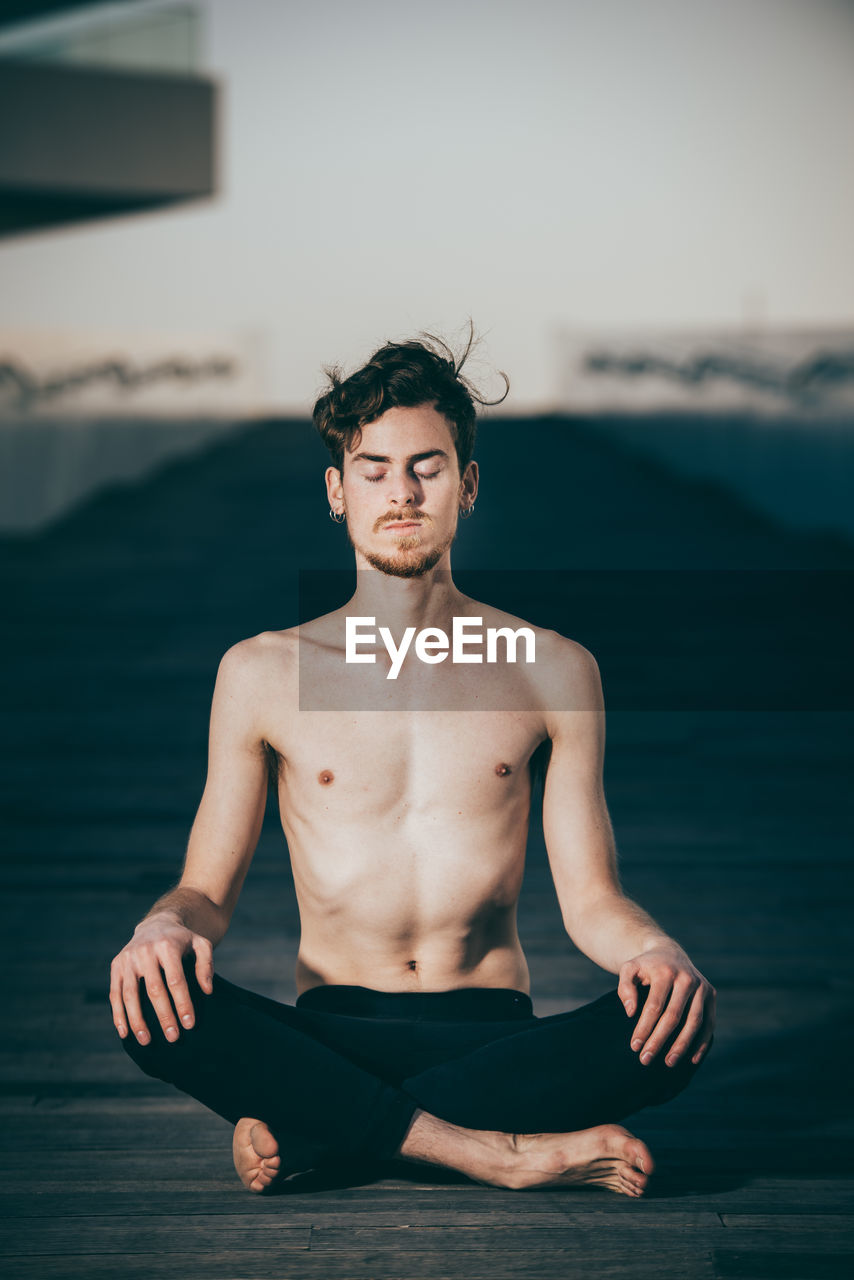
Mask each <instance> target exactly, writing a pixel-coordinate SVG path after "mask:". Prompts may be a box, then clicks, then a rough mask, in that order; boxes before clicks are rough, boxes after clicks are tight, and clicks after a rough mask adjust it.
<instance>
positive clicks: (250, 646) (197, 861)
mask: <svg viewBox="0 0 854 1280" xmlns="http://www.w3.org/2000/svg"><path fill="white" fill-rule="evenodd" d="M258 669H259V663H258V660H257V653H256V647H255V644H254V642H253V641H251V640H244V641H242V642H241V643H240V644H236V645H234V646H233V647H232V648H231V649H229V650H228V651H227V652H226V654H225V655H224V656H223V658H222V661H221V662H220V665H219V670H218V672H217V679H216V687H215V689H214V695H213V703H212V706H211V720H210V737H209V747H208V773H207V780H206V783H205V789H204V793H203V795H202V799H201V803H200V804H199V809H198V812H197V814H196V818H195V821H194V823H193V828H192V831H191V833H190V840H189V843H188V845H187V852H186V856H185V858H184V868H183V871H182V873H181V879H180V881H179V883H178V885H177V886H176V887H175V888H174V889H171V890H170V891H169V892H168V893H166V894H164V895H163V897H162V898H160V899H158V901H157V902H156V903H155V904H154V906H153V907H152V908H151V910H150V911H149V912H148V914H147V915H146V916H145V917H144V918H143V919H142V920H141V921H140V923H139V924H138V925H137V927H136V929H135V931H134V935H133V937H132V938H131V940H130V942H128V944H127V946H125V947H124V948H123V949H122V951H120V952H119V954H118V955H117V956H116V957H115V959H114V960H113V962H112V966H111V980H110V1004H111V1006H112V1011H113V1023H114V1025H115V1027H116V1030H117V1031H118V1033H119V1035H120V1036H121V1037H122V1038H124V1037H125V1036H126V1035H127V1034H128V1027H130V1029H131V1030H132V1031H133V1033H134V1035H136V1037H137V1039H138V1040H139V1041H140V1043H141V1044H147V1043H148V1041H149V1039H150V1035H149V1029H148V1027H146V1025H145V1022H144V1020H143V1017H142V1010H141V1006H140V1000H139V980H140V979H142V980H143V982H144V983H145V987H146V990H147V992H148V996H149V999H150V1000H151V1003H152V1005H153V1006H154V1009H155V1011H156V1013H157V1017H158V1020H159V1022H160V1024H161V1026H162V1027H163V1031H164V1034H165V1035H166V1037H167V1039H169V1040H177V1038H178V1035H179V1031H178V1025H179V1019H180V1023H181V1024H183V1025H184V1026H185V1027H188V1028H189V1027H191V1026H192V1025H193V1023H194V1021H195V1017H194V1013H193V1005H192V1001H191V1000H190V993H189V989H188V987H187V982H186V978H185V976H184V969H183V960H182V957H183V956H184V955H185V954H187V953H189V952H194V953H195V957H196V977H197V978H198V981H199V985H200V986H201V988H202V990H203V991H206V992H208V993H210V992H211V991H212V990H213V949H214V947H215V946H216V945H217V943H219V942H220V941H221V939H222V938H223V937H224V935H225V933H226V930H227V929H228V926H229V923H230V921H231V916H232V913H233V911H234V908H235V905H236V903H237V899H238V897H239V896H240V890H241V888H242V887H243V881H244V879H245V878H246V873H247V871H248V870H249V864H250V862H251V861H252V856H253V854H254V852H255V846H256V845H257V843H258V837H259V835H260V833H261V826H262V823H263V821H264V808H265V804H266V797H267V770H266V762H265V757H264V743H263V739H262V738H261V736H260V731H259V725H260V724H261V709H262V698H261V696H260V680H259V677H258ZM170 997H171V999H170ZM173 1002H174V1006H175V1009H174V1011H173V1007H172V1006H173ZM176 1013H177V1017H176Z"/></svg>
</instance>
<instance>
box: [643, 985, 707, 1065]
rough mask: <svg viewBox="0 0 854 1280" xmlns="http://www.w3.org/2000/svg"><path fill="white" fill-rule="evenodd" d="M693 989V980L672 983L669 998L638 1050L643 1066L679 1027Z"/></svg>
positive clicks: (650, 1060)
mask: <svg viewBox="0 0 854 1280" xmlns="http://www.w3.org/2000/svg"><path fill="white" fill-rule="evenodd" d="M694 989H695V988H694V984H693V982H688V983H685V982H679V981H677V982H676V983H674V985H673V988H672V991H671V994H670V999H669V1000H668V1002H667V1005H666V1006H665V1008H664V1009H663V1011H662V1013H661V1016H660V1017H659V1019H658V1021H657V1022H656V1024H655V1026H654V1027H653V1029H652V1031H651V1032H650V1035H649V1037H648V1038H647V1041H646V1044H645V1045H644V1046H643V1048H642V1049H641V1051H640V1060H641V1062H642V1063H643V1064H644V1066H647V1065H648V1064H649V1063H650V1062H652V1060H653V1058H654V1057H655V1055H656V1054H657V1053H658V1052H659V1050H660V1049H662V1048H663V1047H664V1045H665V1044H666V1043H667V1041H668V1040H669V1039H670V1037H671V1036H672V1035H673V1034H674V1032H675V1031H676V1030H677V1028H678V1027H679V1024H680V1023H681V1021H682V1019H683V1017H684V1015H685V1007H686V1005H687V1004H688V1000H689V999H690V997H691V996H692V994H693V992H694Z"/></svg>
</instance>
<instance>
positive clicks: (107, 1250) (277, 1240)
mask: <svg viewBox="0 0 854 1280" xmlns="http://www.w3.org/2000/svg"><path fill="white" fill-rule="evenodd" d="M310 1233H311V1227H310V1226H294V1225H293V1224H292V1223H290V1222H288V1220H287V1219H286V1218H285V1219H283V1218H282V1216H281V1215H279V1216H273V1215H271V1214H266V1215H263V1216H258V1215H253V1216H251V1217H249V1218H247V1217H242V1216H240V1215H233V1214H228V1215H223V1214H201V1213H200V1214H194V1215H192V1216H191V1217H187V1218H180V1219H178V1220H176V1219H175V1217H162V1216H160V1215H159V1214H154V1213H149V1214H146V1215H145V1216H144V1217H132V1218H127V1219H117V1218H110V1217H98V1216H92V1217H87V1218H53V1219H44V1218H43V1219H42V1220H41V1222H40V1224H39V1227H38V1231H36V1232H34V1231H33V1227H32V1224H31V1222H29V1221H24V1222H21V1223H18V1222H15V1223H6V1224H5V1225H3V1226H2V1227H0V1257H4V1258H5V1257H10V1258H12V1257H36V1256H37V1257H39V1258H43V1257H65V1256H73V1255H74V1254H77V1253H87V1254H99V1253H100V1254H116V1253H123V1252H129V1253H136V1252H148V1251H153V1252H159V1251H162V1252H164V1253H165V1252H171V1253H183V1254H186V1253H195V1252H199V1253H216V1252H217V1251H218V1249H219V1247H223V1248H227V1249H231V1250H237V1249H241V1248H246V1249H258V1248H259V1246H261V1245H263V1247H264V1248H266V1249H268V1250H276V1251H279V1250H286V1251H291V1250H294V1249H308V1247H309V1237H310Z"/></svg>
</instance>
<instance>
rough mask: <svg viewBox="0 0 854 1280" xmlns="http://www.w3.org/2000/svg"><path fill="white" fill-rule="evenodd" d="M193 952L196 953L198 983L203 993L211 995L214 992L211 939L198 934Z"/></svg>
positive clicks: (194, 940) (194, 941)
mask: <svg viewBox="0 0 854 1280" xmlns="http://www.w3.org/2000/svg"><path fill="white" fill-rule="evenodd" d="M193 950H194V951H195V953H196V981H197V982H198V984H199V986H200V987H201V989H202V991H206V992H207V993H208V995H210V994H211V992H212V991H213V974H214V966H213V946H212V944H211V942H210V941H209V939H207V938H202V937H200V936H199V935H198V934H197V935H196V936H195V937H194V938H193Z"/></svg>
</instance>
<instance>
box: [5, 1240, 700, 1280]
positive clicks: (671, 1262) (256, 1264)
mask: <svg viewBox="0 0 854 1280" xmlns="http://www.w3.org/2000/svg"><path fill="white" fill-rule="evenodd" d="M639 1250H640V1251H639ZM650 1256H654V1257H655V1276H656V1280H716V1276H715V1272H714V1269H713V1266H712V1260H711V1251H710V1250H709V1249H708V1248H707V1247H705V1246H703V1245H700V1244H699V1242H697V1243H696V1244H694V1245H692V1246H690V1247H686V1246H685V1245H684V1244H681V1245H680V1246H679V1247H678V1248H676V1249H670V1248H668V1247H667V1245H666V1244H665V1243H663V1242H662V1241H661V1239H660V1234H659V1235H658V1236H654V1237H652V1238H651V1239H650V1240H649V1241H647V1242H645V1244H643V1245H640V1246H639V1245H638V1244H636V1243H635V1244H633V1243H632V1242H629V1243H628V1244H627V1245H625V1246H616V1245H614V1244H613V1243H611V1242H608V1241H603V1240H602V1239H601V1237H599V1236H596V1235H592V1236H589V1237H587V1238H586V1239H584V1240H580V1239H579V1240H576V1241H575V1242H574V1243H572V1244H565V1245H563V1246H562V1247H558V1248H556V1249H554V1250H537V1251H534V1252H532V1253H526V1252H525V1251H520V1252H519V1253H513V1254H509V1255H507V1254H505V1255H503V1256H502V1255H500V1254H497V1253H489V1252H488V1251H483V1250H477V1249H464V1248H458V1249H455V1250H448V1249H447V1248H444V1247H442V1246H439V1247H438V1248H436V1249H434V1250H432V1251H427V1250H425V1249H421V1248H418V1247H417V1244H416V1243H415V1242H411V1243H409V1245H408V1247H407V1248H406V1249H405V1250H401V1249H400V1248H399V1247H395V1246H391V1247H386V1248H379V1247H377V1248H374V1249H370V1250H368V1251H360V1250H358V1249H351V1250H349V1251H347V1252H343V1253H338V1254H336V1253H333V1252H331V1251H323V1252H321V1253H314V1252H313V1251H308V1252H304V1253H300V1252H289V1253H288V1254H287V1260H286V1262H285V1263H284V1265H283V1261H282V1259H281V1258H279V1257H276V1256H275V1255H273V1256H271V1255H270V1254H268V1253H265V1252H264V1251H262V1250H258V1249H245V1250H242V1251H239V1252H238V1251H232V1250H223V1251H220V1252H218V1253H216V1254H199V1253H191V1254H167V1255H164V1254H157V1253H145V1252H140V1251H136V1252H134V1253H130V1254H124V1253H120V1254H113V1255H110V1254H101V1255H98V1254H76V1255H74V1256H71V1255H66V1256H65V1257H62V1258H50V1257H41V1256H38V1255H33V1256H32V1257H30V1258H27V1259H10V1260H9V1261H8V1263H6V1264H5V1265H4V1277H5V1280H34V1276H37V1277H38V1280H72V1278H73V1280H77V1277H81V1278H83V1277H89V1276H91V1277H93V1280H100V1278H102V1277H103V1278H104V1280H115V1277H116V1275H117V1274H120V1275H121V1276H122V1280H187V1276H188V1274H192V1275H200V1276H202V1275H203V1276H205V1277H210V1280H282V1277H283V1275H286V1276H287V1280H339V1278H340V1280H404V1278H405V1280H449V1278H450V1277H454V1278H456V1277H461V1276H465V1277H466V1280H515V1278H516V1277H531V1278H536V1280H544V1278H545V1277H549V1278H550V1277H553V1276H557V1275H560V1276H572V1275H579V1276H581V1275H592V1274H595V1275H596V1276H597V1277H603V1280H604V1278H605V1277H607V1280H624V1278H625V1280H638V1277H644V1276H645V1277H648V1276H649V1270H648V1266H649V1259H650ZM593 1268H595V1270H593ZM645 1268H646V1270H645Z"/></svg>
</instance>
